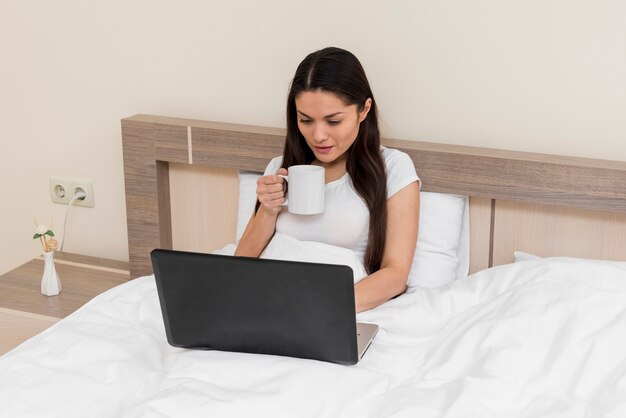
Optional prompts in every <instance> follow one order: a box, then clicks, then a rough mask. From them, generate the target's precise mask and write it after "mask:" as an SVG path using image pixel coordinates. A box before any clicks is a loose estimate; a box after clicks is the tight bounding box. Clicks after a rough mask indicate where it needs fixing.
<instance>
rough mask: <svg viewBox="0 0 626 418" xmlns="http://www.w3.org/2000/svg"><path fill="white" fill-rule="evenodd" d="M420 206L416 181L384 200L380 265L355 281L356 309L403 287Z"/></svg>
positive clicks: (374, 303) (376, 302)
mask: <svg viewBox="0 0 626 418" xmlns="http://www.w3.org/2000/svg"><path fill="white" fill-rule="evenodd" d="M419 208H420V193H419V186H418V184H417V182H414V183H411V184H409V185H408V186H406V187H405V188H403V189H402V190H400V191H399V192H397V193H396V194H394V195H393V196H391V198H389V199H388V200H387V233H386V243H385V251H384V253H383V259H382V262H381V267H380V270H378V271H377V272H375V273H373V274H371V275H369V276H367V277H365V278H364V279H363V280H361V281H360V282H359V283H357V284H356V285H355V287H354V292H355V301H356V311H357V312H361V311H365V310H368V309H372V308H375V307H376V306H378V305H380V304H382V303H384V302H386V301H388V300H389V299H391V298H393V297H394V296H397V295H399V294H401V293H402V292H404V290H405V289H406V282H407V279H408V277H409V271H410V270H411V264H412V263H413V256H414V254H415V245H416V244H417V230H418V223H419Z"/></svg>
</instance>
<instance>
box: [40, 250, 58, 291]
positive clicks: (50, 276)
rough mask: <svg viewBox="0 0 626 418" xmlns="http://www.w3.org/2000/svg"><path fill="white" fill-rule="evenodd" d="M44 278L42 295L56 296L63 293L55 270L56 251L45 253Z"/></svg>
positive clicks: (42, 278)
mask: <svg viewBox="0 0 626 418" xmlns="http://www.w3.org/2000/svg"><path fill="white" fill-rule="evenodd" d="M43 261H44V266H43V276H42V277H41V293H43V294H44V295H46V296H54V295H58V294H59V293H61V290H62V288H61V281H60V280H59V275H58V274H57V270H56V269H55V268H54V251H50V252H47V253H43Z"/></svg>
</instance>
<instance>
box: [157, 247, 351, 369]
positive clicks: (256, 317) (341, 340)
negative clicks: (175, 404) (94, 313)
mask: <svg viewBox="0 0 626 418" xmlns="http://www.w3.org/2000/svg"><path fill="white" fill-rule="evenodd" d="M151 258H152V266H153V269H154V275H155V278H156V284H157V290H158V293H159V300H160V303H161V310H162V313H163V319H164V323H165V331H166V334H167V340H168V342H169V343H170V344H171V345H172V346H175V347H185V348H201V349H215V350H225V351H241V352H248V353H261V354H275V355H283V356H291V357H300V358H310V359H316V360H324V361H331V362H334V363H342V364H355V363H356V362H357V360H358V355H357V341H356V315H355V305H354V285H353V273H352V269H350V267H348V266H340V265H330V264H316V263H303V262H292V261H280V260H267V259H258V258H249V257H235V256H224V255H216V254H201V253H190V252H183V251H172V250H160V249H157V250H154V251H152V253H151Z"/></svg>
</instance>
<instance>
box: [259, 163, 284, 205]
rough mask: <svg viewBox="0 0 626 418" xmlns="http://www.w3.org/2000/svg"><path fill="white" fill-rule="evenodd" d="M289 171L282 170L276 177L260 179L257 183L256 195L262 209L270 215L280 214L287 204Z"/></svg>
mask: <svg viewBox="0 0 626 418" xmlns="http://www.w3.org/2000/svg"><path fill="white" fill-rule="evenodd" d="M281 175H283V176H286V175H287V170H286V169H284V168H281V169H280V170H278V172H277V173H276V174H275V175H271V174H270V175H268V176H262V177H260V178H259V179H258V180H257V182H256V195H257V199H259V202H260V203H261V207H262V208H263V209H265V210H266V211H268V212H270V213H274V214H276V213H278V212H280V210H281V209H282V208H283V204H284V203H285V190H286V181H285V179H284V178H283V177H281Z"/></svg>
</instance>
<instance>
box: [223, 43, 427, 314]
mask: <svg viewBox="0 0 626 418" xmlns="http://www.w3.org/2000/svg"><path fill="white" fill-rule="evenodd" d="M300 164H313V165H319V166H322V167H324V168H325V175H326V190H325V210H324V213H322V214H319V215H305V216H303V215H294V214H291V213H289V212H287V211H283V210H282V208H283V206H282V204H283V203H284V201H285V184H284V180H283V178H282V177H280V176H279V175H278V174H282V175H287V174H288V170H287V168H288V167H291V166H293V165H300ZM257 197H258V202H257V210H256V212H255V214H254V215H253V216H252V218H251V219H250V222H249V223H248V225H247V227H246V230H245V231H244V234H243V236H242V238H241V240H240V241H239V245H238V247H237V250H236V252H235V255H242V256H250V257H258V256H259V255H260V254H261V253H262V252H263V250H264V248H265V247H266V246H267V244H268V243H269V241H270V240H271V239H272V236H273V235H274V233H275V232H277V231H278V232H281V233H285V234H287V235H290V236H292V237H294V238H297V239H300V240H306V241H319V242H324V243H327V244H332V245H338V246H342V247H346V248H350V249H352V250H353V251H354V252H355V253H356V254H357V255H358V256H359V257H360V258H361V260H362V261H363V264H364V266H365V269H366V271H367V273H368V274H369V275H368V276H367V277H365V278H364V279H363V280H361V281H360V282H358V283H357V284H356V285H355V302H356V309H357V312H360V311H364V310H367V309H371V308H374V307H376V306H378V305H380V304H381V303H384V302H386V301H387V300H389V299H391V298H393V297H395V296H397V295H399V294H401V293H402V292H404V290H405V288H406V283H407V278H408V274H409V270H410V268H411V263H412V260H413V254H414V252H415V244H416V241H417V230H418V219H419V178H418V177H417V175H416V174H415V168H414V166H413V163H412V161H411V159H410V158H409V156H408V155H407V154H405V153H402V152H400V151H398V150H392V149H387V148H384V147H381V146H380V133H379V130H378V116H377V110H376V102H375V100H374V95H373V94H372V91H371V89H370V86H369V82H368V81H367V77H366V76H365V71H364V70H363V67H362V66H361V64H360V62H359V61H358V59H357V58H356V57H355V56H354V55H353V54H352V53H350V52H348V51H345V50H342V49H339V48H325V49H322V50H320V51H317V52H314V53H312V54H309V55H308V56H307V57H306V58H305V59H304V60H303V61H302V62H301V63H300V65H299V66H298V69H297V70H296V74H295V76H294V78H293V81H292V83H291V89H290V92H289V96H288V99H287V135H286V139H285V147H284V151H283V155H282V157H277V158H274V159H273V160H272V161H270V163H269V164H268V166H267V169H266V170H265V174H264V176H263V177H261V178H260V179H259V180H258V182H257Z"/></svg>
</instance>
